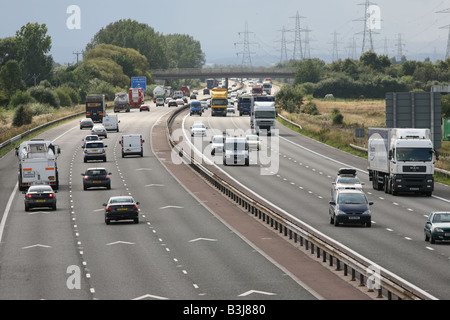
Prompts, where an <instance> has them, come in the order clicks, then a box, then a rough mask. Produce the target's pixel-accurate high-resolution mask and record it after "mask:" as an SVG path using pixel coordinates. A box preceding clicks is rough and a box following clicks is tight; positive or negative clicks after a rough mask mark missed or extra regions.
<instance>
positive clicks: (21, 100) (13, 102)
mask: <svg viewBox="0 0 450 320" xmlns="http://www.w3.org/2000/svg"><path fill="white" fill-rule="evenodd" d="M33 100H34V99H33V98H32V97H31V96H30V94H29V93H28V92H27V91H20V90H17V91H16V92H14V94H13V95H12V96H11V98H10V100H9V106H10V107H13V108H15V107H17V106H19V105H26V104H28V103H30V102H32V101H33Z"/></svg>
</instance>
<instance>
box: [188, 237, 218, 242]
mask: <svg viewBox="0 0 450 320" xmlns="http://www.w3.org/2000/svg"><path fill="white" fill-rule="evenodd" d="M196 241H217V239H208V238H197V239H192V240H189V242H196Z"/></svg>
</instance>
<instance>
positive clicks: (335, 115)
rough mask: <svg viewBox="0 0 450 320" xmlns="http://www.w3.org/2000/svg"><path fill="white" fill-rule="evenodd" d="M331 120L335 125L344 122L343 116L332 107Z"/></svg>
mask: <svg viewBox="0 0 450 320" xmlns="http://www.w3.org/2000/svg"><path fill="white" fill-rule="evenodd" d="M331 121H332V122H333V124H335V125H340V124H342V123H343V122H344V116H343V115H342V114H341V112H340V111H339V109H338V108H334V109H333V111H332V112H331Z"/></svg>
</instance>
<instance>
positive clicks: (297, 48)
mask: <svg viewBox="0 0 450 320" xmlns="http://www.w3.org/2000/svg"><path fill="white" fill-rule="evenodd" d="M291 18H295V30H294V31H295V38H294V54H293V59H294V60H297V52H299V53H300V59H303V58H304V56H303V48H302V31H303V30H302V28H301V25H300V19H303V18H305V17H302V16H300V14H299V13H298V11H297V14H296V15H295V17H291Z"/></svg>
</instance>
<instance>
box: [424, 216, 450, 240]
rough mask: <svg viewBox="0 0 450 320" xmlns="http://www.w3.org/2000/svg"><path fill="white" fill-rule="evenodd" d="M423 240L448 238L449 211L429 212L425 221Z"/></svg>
mask: <svg viewBox="0 0 450 320" xmlns="http://www.w3.org/2000/svg"><path fill="white" fill-rule="evenodd" d="M424 233H425V241H430V243H435V242H436V240H439V241H444V240H450V212H447V211H442V212H431V213H430V215H429V216H428V218H427V221H426V222H425V227H424Z"/></svg>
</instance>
